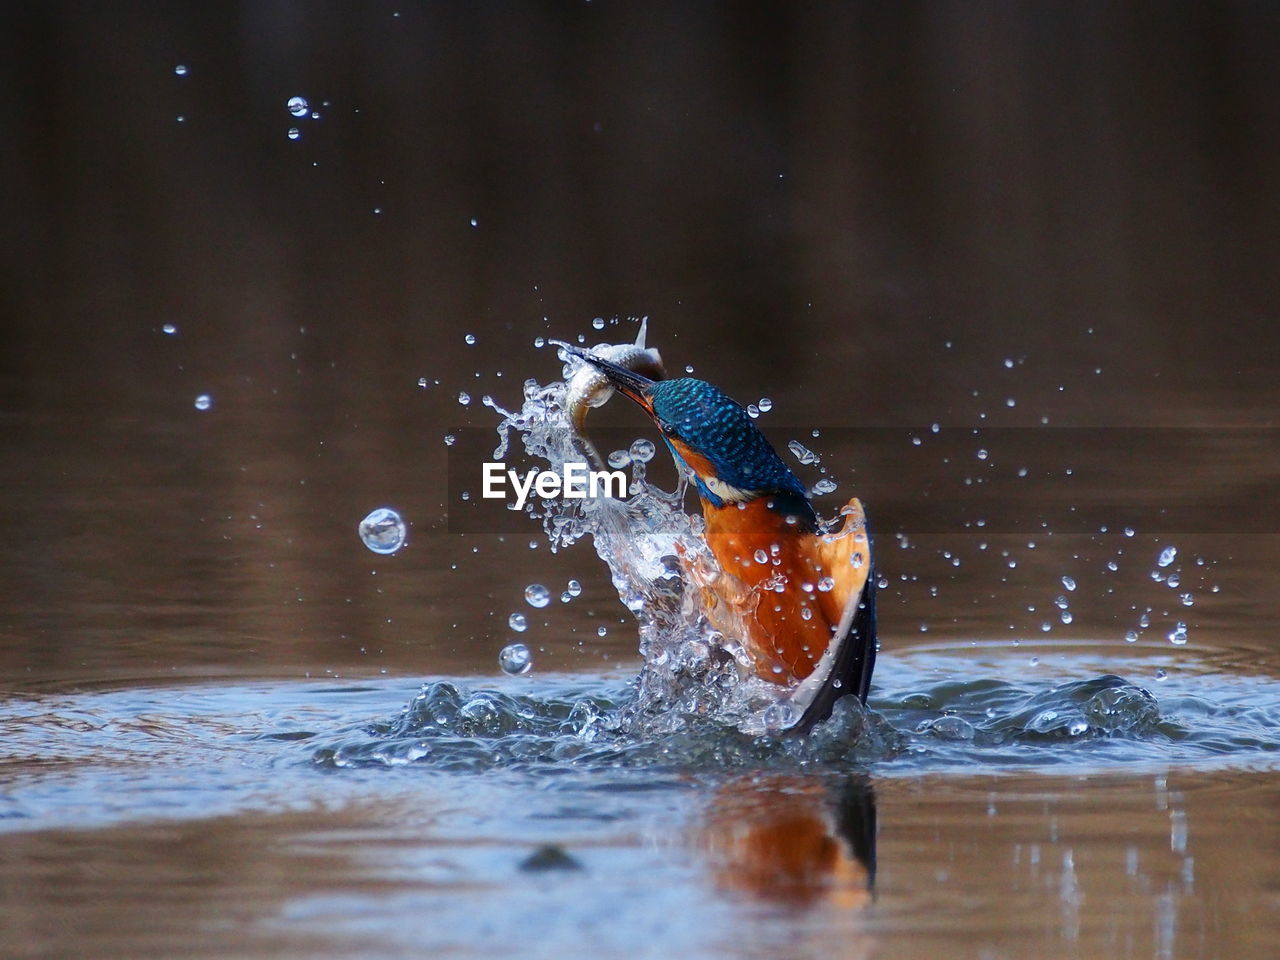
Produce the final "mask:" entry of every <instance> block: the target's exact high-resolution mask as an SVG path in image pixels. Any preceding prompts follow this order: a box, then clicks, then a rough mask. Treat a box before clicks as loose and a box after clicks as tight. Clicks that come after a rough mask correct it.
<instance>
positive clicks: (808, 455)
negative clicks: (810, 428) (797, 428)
mask: <svg viewBox="0 0 1280 960" xmlns="http://www.w3.org/2000/svg"><path fill="white" fill-rule="evenodd" d="M787 449H788V450H790V451H791V453H792V455H793V456H794V457H795V458H796V459H797V460H799V461H800V462H801V463H803V464H804V465H805V466H806V467H809V466H813V465H814V464H816V463H817V462H818V455H817V454H816V453H814V452H813V451H812V450H810V449H809V448H808V447H806V446H805V445H804V444H803V443H801V442H800V441H799V440H788V441H787Z"/></svg>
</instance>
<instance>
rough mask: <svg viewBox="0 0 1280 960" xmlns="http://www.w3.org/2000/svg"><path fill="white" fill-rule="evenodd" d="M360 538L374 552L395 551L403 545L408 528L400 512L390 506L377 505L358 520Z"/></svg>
mask: <svg viewBox="0 0 1280 960" xmlns="http://www.w3.org/2000/svg"><path fill="white" fill-rule="evenodd" d="M359 530H360V539H361V540H363V541H364V545H365V546H366V547H368V548H369V549H370V550H372V551H373V552H374V553H382V554H388V553H395V552H396V551H397V550H399V549H400V548H401V547H403V546H404V542H405V538H406V537H407V536H408V533H409V531H408V528H407V527H406V526H405V523H404V520H403V519H402V518H401V516H400V514H398V513H396V512H395V511H394V510H392V509H391V508H390V507H379V508H378V509H377V510H374V511H373V512H371V513H370V514H369V515H368V516H367V517H365V518H364V519H363V520H361V521H360V527H359Z"/></svg>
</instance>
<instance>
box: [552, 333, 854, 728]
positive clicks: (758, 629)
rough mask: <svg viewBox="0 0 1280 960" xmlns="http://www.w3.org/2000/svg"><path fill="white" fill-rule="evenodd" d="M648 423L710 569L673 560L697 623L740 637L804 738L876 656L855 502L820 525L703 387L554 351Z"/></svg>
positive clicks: (748, 428) (740, 413)
mask: <svg viewBox="0 0 1280 960" xmlns="http://www.w3.org/2000/svg"><path fill="white" fill-rule="evenodd" d="M564 346H565V347H566V348H567V349H568V350H569V352H571V353H573V354H574V355H575V356H577V357H579V358H581V359H582V360H585V361H586V362H587V363H589V364H591V365H592V366H593V367H595V368H596V369H597V370H599V371H600V372H601V373H602V374H604V376H605V377H606V378H607V379H608V381H609V384H610V385H611V386H612V387H613V388H614V389H615V390H617V391H618V392H619V393H621V394H623V395H624V396H626V397H629V398H630V399H631V400H633V401H634V402H635V403H636V404H638V405H639V406H640V408H641V409H642V410H644V412H645V413H647V414H648V415H649V417H650V418H651V419H652V420H653V422H654V424H655V425H656V426H657V428H658V430H659V431H660V433H661V434H662V439H663V441H664V442H665V444H666V446H667V449H668V450H669V451H670V452H671V455H672V456H673V457H674V458H675V461H676V464H677V466H678V467H683V468H684V469H685V470H687V472H688V473H689V475H690V476H692V478H693V483H694V486H695V487H696V489H697V492H698V498H699V500H700V501H701V505H702V513H703V517H704V518H705V520H706V526H705V538H706V542H707V546H708V548H709V549H710V551H711V554H712V555H713V556H714V558H715V561H716V565H717V567H718V569H715V570H705V569H700V568H699V565H698V564H697V562H696V561H694V560H690V559H689V558H688V557H687V556H682V557H681V561H682V565H683V566H684V567H685V570H684V572H685V574H686V576H687V577H690V578H691V579H692V581H693V583H694V584H695V585H696V586H697V587H699V588H700V589H701V591H702V600H703V608H704V611H705V612H706V615H707V618H708V620H709V621H710V622H711V624H712V626H714V627H715V628H716V629H717V630H719V631H720V632H721V633H722V634H724V635H725V636H726V637H736V638H738V639H739V640H741V642H742V644H743V647H744V649H745V650H746V651H747V654H748V656H749V657H750V660H751V664H752V667H753V669H754V671H755V673H756V674H757V675H758V676H760V677H761V678H763V679H764V680H766V681H769V682H771V683H775V684H778V685H779V686H780V687H782V688H784V689H783V692H782V693H781V697H782V698H783V699H784V701H785V702H787V703H788V704H789V705H790V706H792V707H793V708H795V709H794V710H793V711H792V713H793V716H794V717H795V719H794V722H792V723H790V724H789V725H787V729H789V730H791V731H795V732H801V733H803V732H806V731H808V730H809V729H810V728H811V727H812V726H813V725H814V724H816V723H819V722H821V721H822V720H825V719H826V718H827V717H829V716H830V714H831V710H832V706H833V704H834V703H835V701H836V700H838V699H839V698H840V697H842V696H846V695H853V696H856V697H858V699H859V700H860V701H862V702H863V703H865V702H866V698H867V691H868V688H869V686H870V683H871V671H872V668H873V667H874V666H875V658H876V611H875V591H876V578H875V576H874V574H873V565H872V557H871V539H870V535H869V532H868V529H867V521H866V515H865V513H864V511H863V507H862V503H861V501H859V500H858V499H857V498H856V497H855V498H854V499H852V500H850V501H849V502H848V504H846V505H845V506H844V507H843V508H842V509H841V511H840V513H841V515H842V516H843V518H844V522H843V524H842V525H841V526H840V528H839V529H833V528H830V527H827V526H825V525H823V524H821V523H820V522H819V521H818V517H817V514H816V513H815V512H814V509H813V504H812V502H811V501H810V498H809V495H808V492H807V491H806V489H805V486H804V484H803V483H801V482H800V479H799V478H798V477H797V476H796V475H795V474H794V473H792V472H791V470H790V469H789V468H788V467H787V465H786V464H785V463H783V461H782V458H781V457H779V456H778V454H777V452H776V451H775V450H774V449H773V447H772V446H771V445H770V443H769V441H768V440H767V439H765V436H764V434H762V433H761V432H760V431H759V429H757V427H756V425H755V423H754V422H753V421H752V419H751V417H750V416H749V415H748V414H747V411H746V410H745V409H744V408H743V407H742V405H741V404H739V403H737V402H736V401H734V400H732V399H730V398H729V397H728V396H726V395H725V394H724V393H722V392H721V391H720V390H719V389H717V388H716V387H714V386H712V385H711V384H710V383H707V382H706V381H705V380H697V379H694V378H691V377H681V378H677V379H672V380H652V379H650V378H649V377H647V376H644V375H643V374H641V373H638V372H636V371H634V370H629V369H627V368H626V367H623V366H620V365H618V364H616V363H613V362H611V361H609V360H606V359H604V358H602V357H599V356H595V355H594V354H591V353H588V352H587V351H585V350H580V349H578V348H576V347H569V346H568V345H567V344H566V345H564Z"/></svg>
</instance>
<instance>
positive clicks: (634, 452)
mask: <svg viewBox="0 0 1280 960" xmlns="http://www.w3.org/2000/svg"><path fill="white" fill-rule="evenodd" d="M657 452H658V448H657V447H656V446H654V443H653V441H652V440H645V439H643V438H642V439H640V440H637V441H635V442H634V443H633V444H631V459H632V460H634V461H636V462H637V463H648V462H649V461H650V460H652V459H653V457H654V454H656V453H657Z"/></svg>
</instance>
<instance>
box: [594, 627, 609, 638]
mask: <svg viewBox="0 0 1280 960" xmlns="http://www.w3.org/2000/svg"><path fill="white" fill-rule="evenodd" d="M608 632H609V628H608V627H597V628H596V636H597V637H603V636H605V635H606V634H607V633H608Z"/></svg>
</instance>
